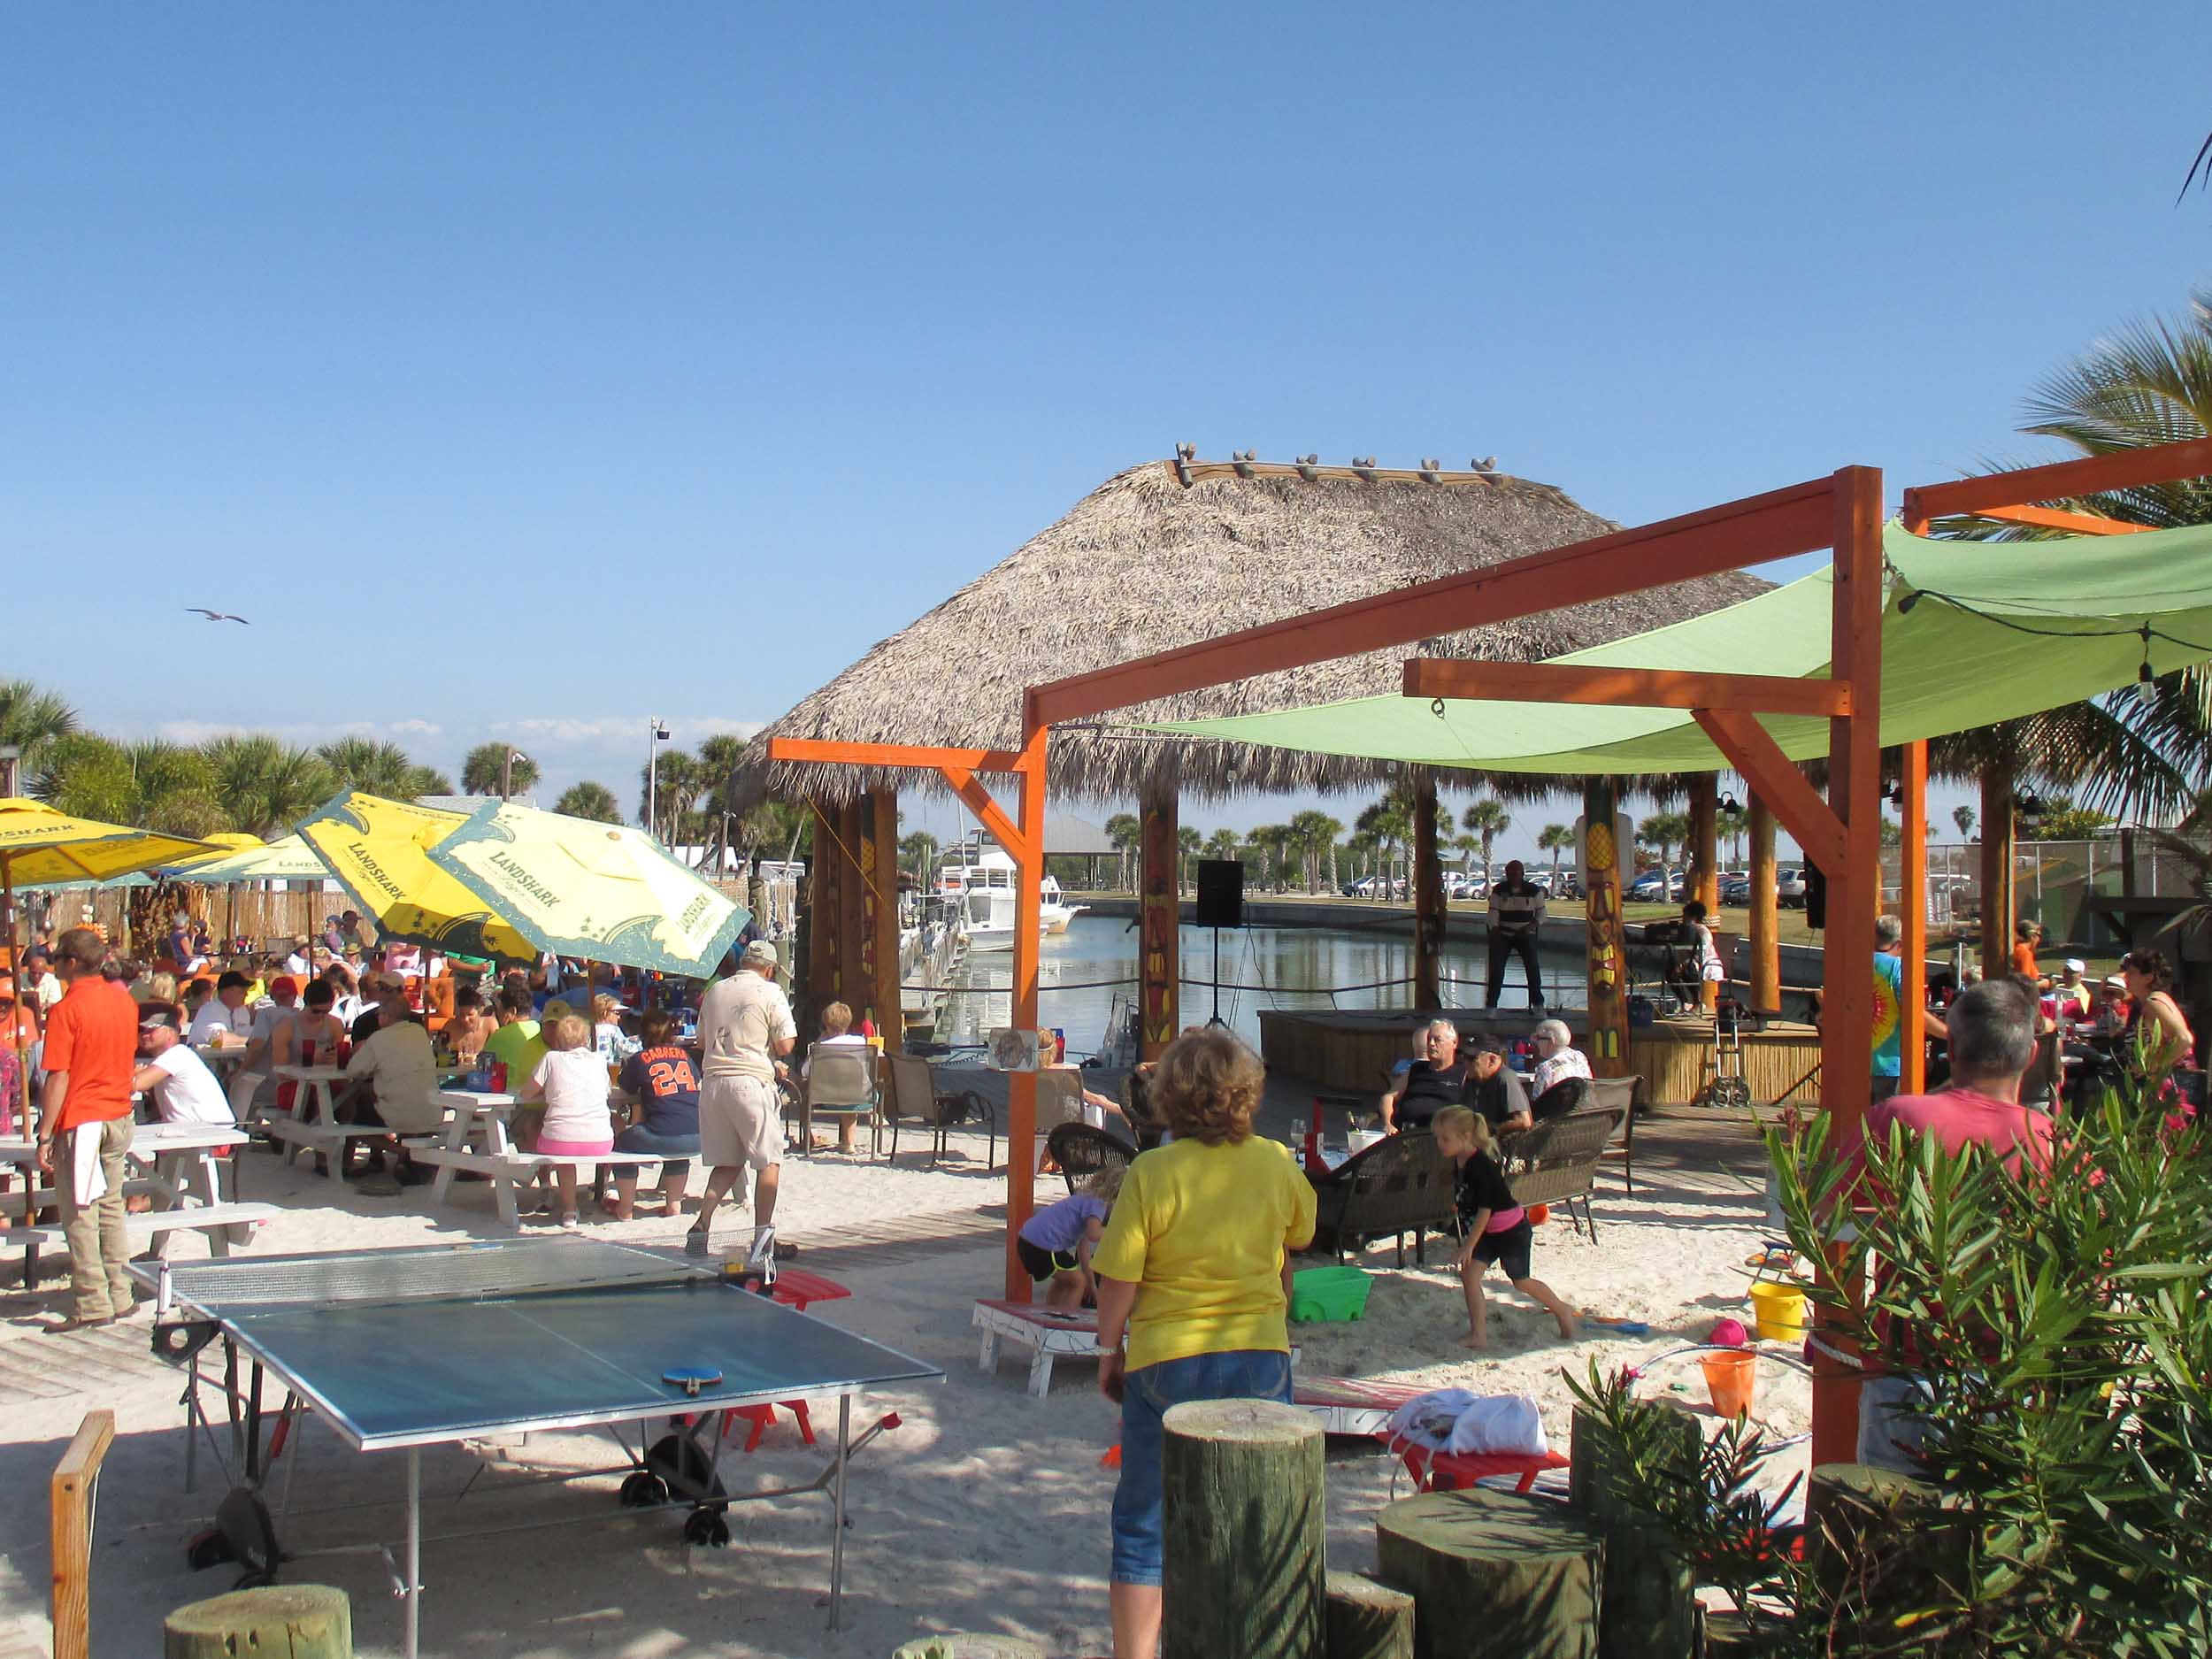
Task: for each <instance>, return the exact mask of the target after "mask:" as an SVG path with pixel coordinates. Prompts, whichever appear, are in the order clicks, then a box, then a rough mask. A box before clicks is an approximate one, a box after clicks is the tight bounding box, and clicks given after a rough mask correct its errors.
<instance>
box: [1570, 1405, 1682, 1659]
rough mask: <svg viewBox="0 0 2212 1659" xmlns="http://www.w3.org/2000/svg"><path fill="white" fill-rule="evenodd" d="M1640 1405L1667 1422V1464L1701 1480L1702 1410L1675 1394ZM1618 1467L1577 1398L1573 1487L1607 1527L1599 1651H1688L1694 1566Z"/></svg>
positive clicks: (1647, 1657)
mask: <svg viewBox="0 0 2212 1659" xmlns="http://www.w3.org/2000/svg"><path fill="white" fill-rule="evenodd" d="M1636 1409H1638V1410H1639V1411H1642V1412H1649V1413H1652V1414H1653V1417H1652V1418H1651V1419H1650V1420H1653V1421H1656V1422H1657V1423H1659V1424H1661V1425H1663V1428H1662V1431H1661V1433H1662V1438H1663V1441H1664V1443H1665V1444H1666V1446H1667V1448H1668V1452H1667V1457H1666V1466H1667V1469H1668V1471H1669V1472H1670V1473H1671V1474H1672V1475H1674V1476H1675V1477H1676V1478H1677V1479H1681V1480H1684V1481H1694V1480H1696V1479H1697V1478H1698V1473H1697V1470H1698V1462H1699V1458H1700V1456H1701V1453H1702V1450H1703V1448H1704V1444H1705V1436H1704V1431H1703V1430H1702V1429H1701V1427H1700V1426H1699V1425H1698V1420H1697V1418H1696V1417H1693V1416H1692V1415H1691V1414H1690V1413H1689V1412H1687V1411H1686V1410H1684V1409H1682V1408H1681V1407H1680V1406H1678V1405H1677V1404H1675V1403H1674V1402H1672V1401H1669V1400H1652V1401H1645V1402H1640V1403H1639V1404H1638V1406H1637V1408H1636ZM1619 1474H1620V1471H1619V1470H1618V1468H1617V1465H1616V1460H1615V1458H1614V1456H1613V1448H1612V1445H1611V1443H1610V1441H1609V1440H1608V1439H1607V1437H1606V1435H1605V1432H1604V1430H1603V1427H1602V1425H1601V1423H1600V1422H1599V1419H1598V1418H1597V1417H1596V1416H1595V1415H1594V1413H1592V1412H1591V1411H1590V1410H1589V1409H1587V1408H1586V1407H1582V1406H1577V1407H1576V1408H1575V1414H1574V1448H1573V1451H1572V1453H1571V1456H1570V1462H1569V1467H1568V1471H1567V1494H1568V1502H1570V1503H1571V1504H1572V1505H1573V1506H1574V1507H1575V1508H1576V1509H1580V1510H1581V1511H1582V1512H1583V1513H1584V1514H1586V1515H1587V1516H1588V1517H1590V1519H1591V1520H1592V1521H1593V1522H1594V1523H1596V1525H1597V1526H1598V1527H1599V1529H1600V1530H1601V1532H1603V1533H1604V1535H1605V1594H1604V1598H1603V1605H1602V1608H1601V1614H1600V1619H1599V1632H1598V1653H1599V1655H1600V1659H1690V1655H1692V1654H1694V1652H1695V1651H1696V1648H1697V1574H1696V1569H1695V1567H1694V1564H1693V1563H1692V1562H1691V1561H1690V1559H1689V1558H1688V1556H1687V1555H1685V1554H1684V1553H1683V1552H1682V1551H1681V1550H1680V1549H1678V1548H1676V1547H1675V1546H1674V1543H1673V1540H1672V1539H1671V1537H1670V1535H1669V1534H1668V1532H1666V1530H1665V1529H1664V1528H1663V1527H1661V1526H1659V1525H1656V1524H1655V1522H1654V1521H1653V1519H1652V1517H1651V1515H1650V1513H1649V1512H1648V1511H1647V1510H1645V1509H1639V1508H1637V1507H1635V1506H1634V1505H1632V1503H1630V1502H1628V1500H1627V1498H1626V1497H1625V1496H1624V1494H1623V1493H1622V1491H1621V1488H1620V1481H1619Z"/></svg>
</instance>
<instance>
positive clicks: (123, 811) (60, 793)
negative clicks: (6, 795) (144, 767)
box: [30, 732, 138, 824]
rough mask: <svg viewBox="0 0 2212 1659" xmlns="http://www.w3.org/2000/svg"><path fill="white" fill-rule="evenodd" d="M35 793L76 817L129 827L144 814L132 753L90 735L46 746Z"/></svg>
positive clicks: (33, 785)
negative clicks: (140, 802)
mask: <svg viewBox="0 0 2212 1659" xmlns="http://www.w3.org/2000/svg"><path fill="white" fill-rule="evenodd" d="M40 758H41V762H42V764H41V766H40V768H39V771H38V772H37V774H36V775H35V777H34V778H33V779H32V780H31V784H30V790H31V793H32V794H33V795H36V796H37V797H38V798H39V799H40V800H42V801H43V802H45V803H47V804H48V805H49V806H50V807H52V808H53V809H54V810H56V811H58V812H66V813H68V814H69V815H70V816H71V817H73V818H100V819H103V820H104V821H105V822H107V823H110V824H129V823H131V822H132V821H133V820H134V818H136V816H137V813H138V779H137V777H136V775H135V774H134V772H132V770H131V757H130V752H129V751H128V750H127V749H125V748H124V747H123V746H122V745H121V744H120V743H112V742H110V741H108V740H107V739H106V738H104V737H99V736H96V735H95V734H93V733H90V732H70V733H64V734H63V735H60V736H58V737H55V738H52V739H50V741H47V742H45V743H44V744H42V746H41V756H40Z"/></svg>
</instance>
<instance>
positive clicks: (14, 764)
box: [0, 743, 23, 795]
mask: <svg viewBox="0 0 2212 1659" xmlns="http://www.w3.org/2000/svg"><path fill="white" fill-rule="evenodd" d="M22 764H23V746H22V744H20V743H0V795H19V794H20V793H22V791H21V787H20V786H19V785H18V784H17V782H16V773H17V772H18V771H19V769H20V768H21V766H22Z"/></svg>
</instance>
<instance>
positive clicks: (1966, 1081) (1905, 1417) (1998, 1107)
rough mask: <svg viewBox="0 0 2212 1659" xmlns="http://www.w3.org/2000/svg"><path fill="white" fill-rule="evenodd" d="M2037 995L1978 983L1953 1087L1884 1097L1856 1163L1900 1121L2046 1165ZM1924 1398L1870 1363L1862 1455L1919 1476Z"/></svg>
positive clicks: (1914, 1129)
mask: <svg viewBox="0 0 2212 1659" xmlns="http://www.w3.org/2000/svg"><path fill="white" fill-rule="evenodd" d="M2035 1023H2036V1003H2035V998H2034V997H2033V996H2032V995H2031V994H2030V993H2029V991H2028V990H2027V988H2026V987H2024V985H2023V984H2021V983H2020V982H2019V981H2018V980H2016V979H2009V978H2008V979H1985V980H1984V981H1982V982H1981V983H1980V984H1978V985H1974V986H1970V987H1968V988H1967V989H1966V990H1965V991H1964V992H1963V993H1962V994H1961V995H1960V996H1959V998H1958V1000H1957V1001H1956V1002H1953V1003H1952V1004H1951V1008H1950V1012H1949V1026H1950V1033H1949V1034H1950V1048H1951V1082H1950V1086H1949V1087H1947V1088H1943V1089H1939V1090H1938V1091H1937V1092H1936V1093H1935V1094H1900V1095H1897V1096H1895V1097H1894V1098H1893V1099H1890V1100H1886V1101H1878V1102H1876V1103H1875V1104H1874V1105H1873V1106H1872V1107H1871V1108H1870V1109H1869V1110H1868V1112H1867V1114H1866V1119H1865V1127H1864V1131H1863V1136H1862V1137H1861V1138H1859V1139H1858V1140H1857V1141H1855V1142H1854V1143H1852V1147H1851V1149H1852V1152H1853V1154H1854V1156H1855V1158H1856V1157H1857V1156H1861V1155H1863V1149H1864V1140H1865V1138H1866V1137H1872V1138H1875V1139H1878V1140H1879V1141H1882V1142H1883V1143H1884V1144H1887V1142H1888V1141H1889V1138H1890V1131H1891V1128H1892V1126H1893V1125H1902V1127H1903V1129H1904V1131H1905V1133H1906V1135H1907V1136H1908V1138H1910V1137H1914V1136H1921V1135H1925V1136H1930V1137H1932V1138H1933V1139H1934V1140H1935V1141H1937V1142H1938V1143H1939V1145H1941V1147H1942V1148H1943V1149H1944V1150H1945V1151H1946V1152H1947V1153H1950V1154H1951V1155H1953V1156H1957V1155H1958V1154H1959V1153H1961V1152H1962V1151H1964V1150H1965V1149H1966V1148H1968V1147H1970V1146H1978V1147H1981V1148H1985V1149H1986V1150H1987V1151H1989V1152H1990V1153H1991V1154H1992V1155H1993V1156H1996V1157H1999V1158H2001V1159H2002V1160H2003V1163H2004V1166H2005V1168H2006V1169H2007V1170H2008V1171H2010V1172H2011V1173H2013V1174H2015V1175H2017V1174H2018V1173H2019V1172H2020V1164H2021V1159H2022V1157H2023V1156H2025V1157H2026V1158H2027V1159H2028V1160H2029V1162H2030V1163H2031V1164H2033V1166H2034V1167H2035V1168H2037V1169H2039V1170H2046V1169H2048V1168H2049V1167H2050V1164H2051V1136H2052V1126H2051V1120H2050V1118H2049V1117H2048V1116H2047V1115H2046V1114H2045V1113H2043V1112H2039V1111H2037V1110H2034V1109H2033V1108H2032V1107H2027V1106H2023V1105H2021V1104H2020V1079H2021V1077H2022V1075H2023V1074H2024V1072H2025V1071H2027V1069H2028V1066H2029V1064H2030V1063H2031V1062H2032V1061H2033V1059H2034V1058H2035ZM1908 1346H1910V1345H1909V1342H1908ZM1925 1397H1926V1389H1925V1386H1924V1384H1923V1383H1922V1382H1921V1381H1920V1379H1918V1378H1916V1377H1913V1376H1911V1375H1909V1374H1903V1375H1891V1376H1883V1375H1878V1374H1877V1373H1875V1372H1874V1371H1871V1370H1870V1371H1869V1372H1868V1375H1867V1379H1866V1381H1865V1383H1864V1384H1863V1386H1861V1387H1860V1390H1859V1461H1860V1462H1861V1463H1871V1464H1873V1465H1874V1466H1875V1467H1877V1468H1880V1469H1893V1470H1898V1471H1902V1472H1904V1473H1907V1474H1916V1473H1918V1472H1919V1469H1920V1465H1919V1463H1917V1462H1916V1459H1915V1458H1914V1456H1913V1454H1914V1453H1916V1452H1917V1451H1918V1450H1919V1449H1920V1448H1922V1446H1923V1445H1924V1443H1925V1440H1926V1426H1925V1425H1924V1423H1923V1422H1922V1421H1921V1419H1920V1418H1919V1417H1917V1416H1916V1415H1915V1414H1914V1412H1913V1411H1912V1410H1911V1409H1909V1405H1910V1403H1911V1402H1915V1401H1918V1400H1924V1399H1925Z"/></svg>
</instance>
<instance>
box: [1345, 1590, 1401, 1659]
mask: <svg viewBox="0 0 2212 1659" xmlns="http://www.w3.org/2000/svg"><path fill="white" fill-rule="evenodd" d="M1328 1594H1329V1605H1328V1615H1327V1641H1326V1649H1327V1653H1328V1659H1413V1598H1412V1597H1411V1596H1410V1595H1408V1594H1406V1593H1405V1592H1404V1591H1403V1590H1394V1589H1392V1588H1391V1587H1390V1586H1388V1585H1386V1584H1378V1583H1377V1582H1376V1581H1375V1580H1374V1579H1372V1578H1369V1577H1368V1576H1367V1575H1366V1574H1365V1573H1363V1572H1333V1573H1331V1574H1329V1576H1328Z"/></svg>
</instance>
